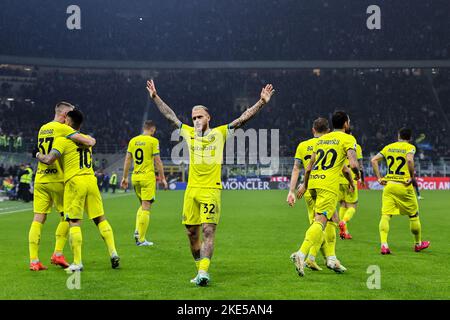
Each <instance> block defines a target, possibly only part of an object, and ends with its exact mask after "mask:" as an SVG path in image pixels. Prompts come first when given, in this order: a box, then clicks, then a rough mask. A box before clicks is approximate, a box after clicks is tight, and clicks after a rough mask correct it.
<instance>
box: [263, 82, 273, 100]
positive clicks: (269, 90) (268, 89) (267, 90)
mask: <svg viewBox="0 0 450 320" xmlns="http://www.w3.org/2000/svg"><path fill="white" fill-rule="evenodd" d="M274 93H275V90H274V89H273V86H272V85H271V84H267V85H266V86H265V87H264V88H262V90H261V100H262V101H263V102H264V103H268V102H269V101H270V98H271V97H272V95H273V94H274Z"/></svg>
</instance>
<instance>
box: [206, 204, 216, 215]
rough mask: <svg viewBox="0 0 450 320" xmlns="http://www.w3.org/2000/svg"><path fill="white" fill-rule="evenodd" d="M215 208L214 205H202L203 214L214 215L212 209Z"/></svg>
mask: <svg viewBox="0 0 450 320" xmlns="http://www.w3.org/2000/svg"><path fill="white" fill-rule="evenodd" d="M208 206H209V208H208ZM215 208H216V206H215V205H214V204H212V203H211V204H207V203H203V210H204V211H203V213H205V214H206V213H210V214H214V213H216V212H215V211H214V209H215Z"/></svg>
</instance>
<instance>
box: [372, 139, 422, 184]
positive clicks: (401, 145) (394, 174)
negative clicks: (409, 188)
mask: <svg viewBox="0 0 450 320" xmlns="http://www.w3.org/2000/svg"><path fill="white" fill-rule="evenodd" d="M408 153H412V154H413V155H414V154H415V153H416V147H414V146H413V145H412V144H410V143H408V142H406V141H398V142H394V143H391V144H388V145H387V146H385V147H384V148H383V150H381V151H380V154H381V155H382V156H383V157H384V159H386V164H387V172H386V175H385V176H384V177H383V180H386V181H398V182H406V181H407V180H408V179H410V178H411V175H410V174H409V170H408V164H407V160H406V155H407V154H408Z"/></svg>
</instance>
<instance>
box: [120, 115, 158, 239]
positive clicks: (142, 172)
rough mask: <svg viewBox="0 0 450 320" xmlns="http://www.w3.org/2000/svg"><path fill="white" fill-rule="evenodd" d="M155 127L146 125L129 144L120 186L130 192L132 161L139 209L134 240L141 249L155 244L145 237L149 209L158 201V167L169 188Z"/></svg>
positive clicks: (146, 123) (151, 122)
mask: <svg viewBox="0 0 450 320" xmlns="http://www.w3.org/2000/svg"><path fill="white" fill-rule="evenodd" d="M155 131H156V125H155V124H154V123H153V121H150V120H147V121H145V122H144V127H143V133H142V134H141V135H138V136H136V137H134V138H132V139H131V140H130V142H129V143H128V149H127V154H126V156H125V163H124V165H123V176H122V182H121V187H122V188H124V189H125V190H126V189H128V172H129V171H130V166H131V162H132V161H134V169H133V174H132V176H131V182H132V183H133V187H134V190H135V192H136V196H137V197H138V199H139V202H140V207H139V209H138V211H137V214H136V228H135V231H134V239H135V241H136V245H137V246H139V247H144V246H152V245H153V242H150V241H147V240H146V239H145V235H146V233H147V229H148V226H149V223H150V208H151V205H152V203H153V202H154V201H155V195H156V177H155V166H154V164H156V167H157V168H158V173H159V179H160V181H161V182H162V183H163V185H164V188H165V189H167V181H166V178H165V176H164V167H163V163H162V161H161V158H160V156H159V141H158V139H156V138H155V137H153V135H154V134H155Z"/></svg>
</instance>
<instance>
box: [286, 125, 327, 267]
mask: <svg viewBox="0 0 450 320" xmlns="http://www.w3.org/2000/svg"><path fill="white" fill-rule="evenodd" d="M329 131H330V128H329V125H328V120H327V119H325V118H317V119H316V120H314V122H313V127H312V133H313V136H314V137H313V138H311V139H309V140H305V141H302V142H300V143H299V144H298V146H297V150H296V152H295V160H294V167H293V168H292V174H291V183H290V188H289V193H288V196H287V199H286V201H287V202H288V204H289V205H290V206H291V207H292V206H294V204H295V201H296V188H297V182H298V177H299V174H300V166H303V168H307V167H308V164H309V161H310V160H311V156H312V153H313V149H314V145H315V143H316V141H317V139H318V138H320V137H321V136H323V135H324V134H327V133H328V132H329ZM304 199H305V203H306V208H307V211H308V219H309V223H310V224H311V223H313V222H314V204H315V203H314V199H313V198H312V196H311V194H310V193H309V191H308V190H307V191H306V192H305V194H304ZM321 246H322V243H320V244H318V245H316V246H313V247H311V249H310V250H309V252H308V258H307V259H306V266H307V267H308V268H310V269H312V270H317V271H320V270H322V268H321V267H319V265H318V264H317V262H316V256H317V253H318V252H319V249H320V247H321Z"/></svg>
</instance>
